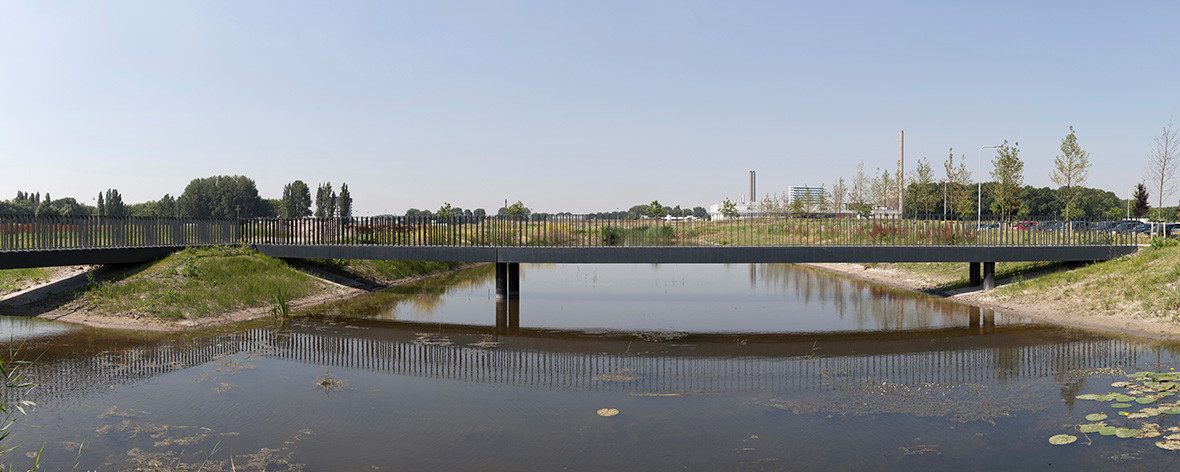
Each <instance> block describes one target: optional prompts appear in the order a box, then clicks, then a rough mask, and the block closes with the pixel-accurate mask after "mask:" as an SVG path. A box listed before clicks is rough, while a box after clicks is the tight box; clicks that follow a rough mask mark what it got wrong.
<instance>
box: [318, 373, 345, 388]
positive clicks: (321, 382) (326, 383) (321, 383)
mask: <svg viewBox="0 0 1180 472" xmlns="http://www.w3.org/2000/svg"><path fill="white" fill-rule="evenodd" d="M345 385H346V383H345V382H344V381H343V380H340V379H338V378H335V377H332V373H331V372H324V376H323V377H316V378H315V386H316V387H319V388H321V389H323V390H324V392H328V393H330V392H335V391H337V390H340V389H342V388H344V386H345Z"/></svg>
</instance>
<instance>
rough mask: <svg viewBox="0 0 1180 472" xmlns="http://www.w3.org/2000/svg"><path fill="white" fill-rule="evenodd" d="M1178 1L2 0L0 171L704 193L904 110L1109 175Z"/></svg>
mask: <svg viewBox="0 0 1180 472" xmlns="http://www.w3.org/2000/svg"><path fill="white" fill-rule="evenodd" d="M1178 18H1180V2H1173V1H1160V2H1115V3H1112V2H1088V1H1071V2H1027V1H1016V2H1004V1H992V2H946V1H931V2H839V1H830V2H787V1H765V2H749V1H716V2H690V1H682V0H675V1H667V2H637V1H632V0H625V1H617V2H615V1H592V2H591V1H587V2H555V1H535V2H530V1H489V2H454V3H452V2H436V1H423V2H410V1H381V2H299V1H290V0H283V1H273V2H265V1H249V2H241V1H199V2H197V1H193V2H182V1H163V2H161V1H155V0H151V1H137V2H131V1H124V2H115V1H111V2H84V1H19V2H14V1H9V0H0V164H2V168H0V196H2V198H12V196H13V195H14V194H15V193H16V191H17V190H25V191H31V192H42V193H44V192H46V191H48V192H50V193H51V194H52V195H53V196H54V197H55V198H60V197H64V196H74V197H78V198H80V199H81V200H83V201H86V202H87V203H93V202H90V200H91V199H92V198H93V197H95V196H96V195H97V194H98V192H100V191H102V190H104V189H106V188H108V187H114V188H117V189H119V191H120V192H121V193H122V194H123V196H124V201H126V202H141V201H145V200H154V199H157V198H159V197H161V196H162V195H163V194H165V193H171V194H173V195H177V194H179V193H180V192H181V191H182V190H183V189H184V186H185V185H186V184H187V183H188V182H189V180H191V179H192V178H194V177H205V176H211V175H223V174H224V175H228V174H242V175H246V176H249V177H251V178H253V179H254V180H255V181H256V182H257V183H258V187H259V190H260V191H261V193H262V194H263V196H265V197H270V198H277V197H278V196H280V195H281V192H282V187H283V185H284V184H286V183H288V182H290V181H292V180H295V179H302V180H304V181H305V182H307V183H308V184H309V185H311V186H312V187H313V188H314V186H315V185H316V184H317V183H319V182H325V181H330V182H332V183H333V184H334V185H335V186H336V187H337V188H339V185H340V183H341V182H347V183H348V184H349V187H350V189H351V191H352V193H353V195H354V198H355V200H356V211H357V213H358V214H362V215H370V214H378V213H386V212H391V213H401V212H403V211H405V210H406V209H407V208H410V207H416V208H424V209H437V208H438V206H439V205H440V204H442V203H443V202H444V201H447V202H450V203H452V204H453V205H457V206H461V207H463V208H472V209H474V208H479V207H482V208H487V209H488V210H493V211H494V209H495V208H498V207H499V205H501V204H502V202H503V200H504V199H508V200H510V201H516V200H521V201H523V202H524V203H525V204H526V205H527V206H529V207H531V208H533V209H534V210H536V211H550V212H554V211H574V212H585V211H598V210H610V209H615V208H619V209H626V208H627V207H629V206H631V205H633V204H636V203H642V202H649V201H651V200H652V199H659V200H660V201H661V203H664V204H681V205H687V206H696V205H702V206H707V205H709V204H711V203H715V202H717V201H719V200H721V199H723V198H726V197H729V198H734V199H737V198H741V197H742V196H744V195H745V194H746V192H747V190H746V185H747V171H749V170H756V171H757V172H758V176H759V187H758V189H759V194H764V193H766V192H781V191H783V190H785V189H786V187H787V186H788V185H796V184H805V183H806V184H811V185H817V184H821V183H826V184H829V185H830V183H831V182H833V181H834V180H835V179H837V178H839V177H845V178H846V179H847V178H850V177H851V176H852V175H853V174H854V172H855V167H856V164H857V163H858V162H859V161H861V160H864V161H865V166H866V168H868V169H870V170H872V169H874V168H877V167H880V168H886V167H892V166H895V165H896V159H897V132H898V130H905V133H906V160H907V167H908V168H912V166H913V163H914V162H916V161H917V159H919V158H921V157H923V156H925V157H927V158H928V159H929V160H930V161H932V163H933V164H934V165H935V166H936V169H940V163H941V162H942V161H943V160H944V159H945V158H946V154H947V148H949V147H954V148H955V153H956V154H966V156H967V159H968V162H969V163H970V166H971V168H972V169H973V171H974V168H975V164H976V153H977V151H978V149H979V147H980V146H982V145H988V144H999V143H1000V142H1002V141H1003V140H1005V139H1006V140H1008V141H1010V142H1011V141H1017V142H1019V143H1020V150H1021V153H1020V155H1021V157H1022V158H1023V159H1024V161H1025V163H1026V167H1025V183H1027V184H1030V185H1035V186H1049V185H1051V184H1050V181H1049V169H1050V166H1051V165H1052V160H1053V157H1054V156H1055V155H1057V154H1058V153H1059V152H1060V151H1059V149H1058V147H1059V146H1060V143H1061V139H1062V138H1063V137H1064V136H1065V134H1066V133H1068V127H1069V126H1070V125H1073V126H1074V128H1075V129H1076V130H1077V135H1078V140H1079V142H1080V144H1081V145H1082V146H1083V147H1084V148H1085V149H1087V150H1088V151H1090V153H1091V161H1092V162H1093V166H1092V169H1091V172H1090V181H1089V184H1090V186H1094V187H1099V188H1105V189H1108V190H1112V191H1115V192H1116V193H1118V194H1119V195H1120V196H1122V197H1125V196H1127V194H1128V193H1129V187H1130V186H1131V185H1132V184H1134V183H1135V182H1138V181H1140V180H1141V177H1142V175H1143V171H1144V167H1145V165H1146V163H1147V154H1148V150H1149V145H1150V143H1151V140H1152V138H1153V137H1154V136H1157V135H1158V134H1159V132H1160V130H1161V128H1162V127H1163V126H1164V125H1166V124H1167V123H1168V120H1169V118H1170V117H1172V116H1174V115H1177V114H1180V28H1178V27H1177V25H1178V24H1180V23H1178V21H1180V20H1178ZM1178 118H1180V117H1178ZM989 158H990V156H989V155H987V154H985V156H984V159H985V163H984V173H985V174H986V173H988V172H989V170H988V167H989V166H988V165H987V161H988V160H989ZM1176 198H1177V196H1173V197H1172V198H1171V199H1170V200H1172V202H1171V203H1172V204H1175V200H1176ZM1154 199H1155V196H1154V195H1153V196H1152V200H1153V201H1154Z"/></svg>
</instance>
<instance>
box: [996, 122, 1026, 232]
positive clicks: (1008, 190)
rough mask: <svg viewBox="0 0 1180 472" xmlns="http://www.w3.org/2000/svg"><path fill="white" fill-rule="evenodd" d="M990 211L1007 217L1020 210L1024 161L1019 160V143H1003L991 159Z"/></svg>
mask: <svg viewBox="0 0 1180 472" xmlns="http://www.w3.org/2000/svg"><path fill="white" fill-rule="evenodd" d="M992 179H995V185H993V186H992V196H993V201H992V211H994V212H995V213H997V214H999V215H1000V216H1001V217H1003V218H1005V219H1007V218H1009V217H1011V216H1012V215H1015V214H1016V213H1017V212H1018V211H1020V203H1021V197H1022V195H1023V193H1024V161H1021V160H1020V143H1013V144H1012V145H1011V146H1009V145H1008V141H1007V140H1004V144H1002V145H1000V148H999V149H996V157H995V158H994V159H992Z"/></svg>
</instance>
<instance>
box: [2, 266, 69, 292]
mask: <svg viewBox="0 0 1180 472" xmlns="http://www.w3.org/2000/svg"><path fill="white" fill-rule="evenodd" d="M54 271H56V268H55V267H37V268H32V269H8V270H0V295H7V294H10V293H12V292H16V291H20V290H23V289H25V288H27V287H31V286H33V285H37V284H39V283H43V282H48V281H49V277H50V276H51V275H53V273H54Z"/></svg>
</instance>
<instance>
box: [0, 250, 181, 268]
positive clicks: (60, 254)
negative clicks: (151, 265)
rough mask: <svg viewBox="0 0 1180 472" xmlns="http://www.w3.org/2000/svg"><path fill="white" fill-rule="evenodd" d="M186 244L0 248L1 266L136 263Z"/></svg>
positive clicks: (164, 254) (158, 256) (157, 257)
mask: <svg viewBox="0 0 1180 472" xmlns="http://www.w3.org/2000/svg"><path fill="white" fill-rule="evenodd" d="M184 248H185V246H149V247H118V248H91V249H36V250H25V251H5V252H0V270H2V269H27V268H30V267H57V266H72V265H106V264H137V263H141V262H147V261H151V260H155V259H159V258H161V257H164V256H167V255H168V254H172V253H173V252H176V251H179V250H181V249H184Z"/></svg>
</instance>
